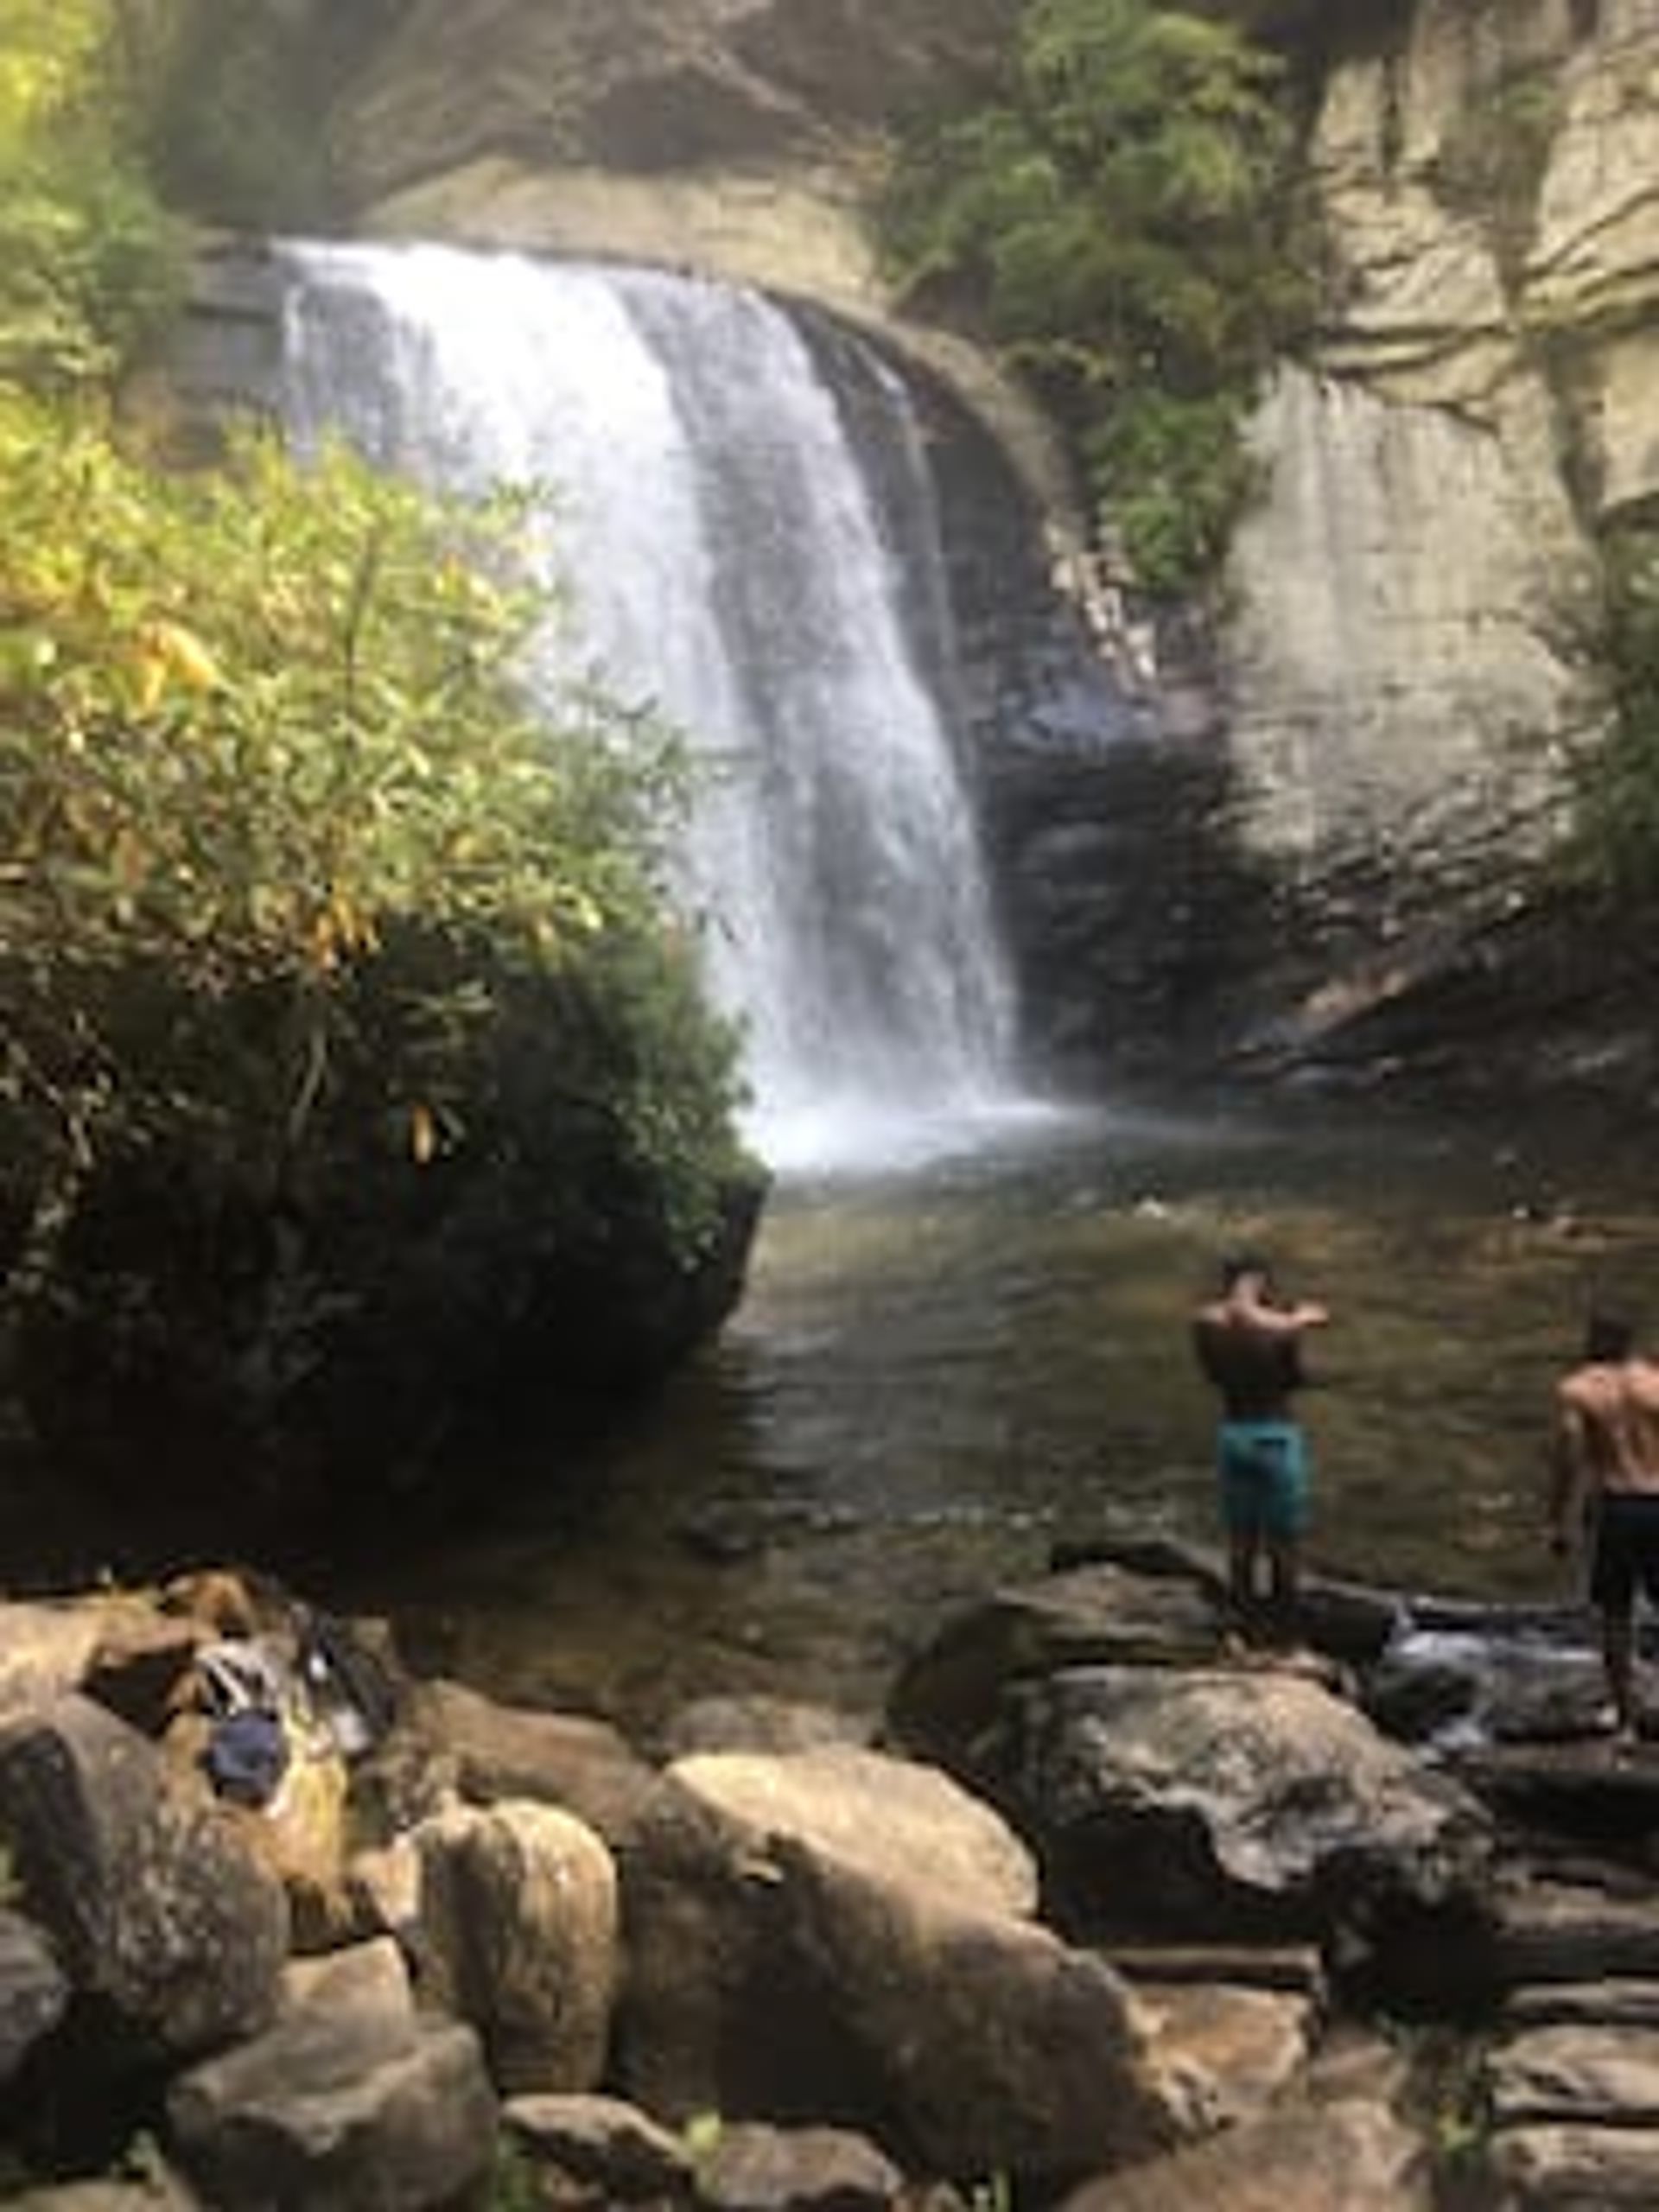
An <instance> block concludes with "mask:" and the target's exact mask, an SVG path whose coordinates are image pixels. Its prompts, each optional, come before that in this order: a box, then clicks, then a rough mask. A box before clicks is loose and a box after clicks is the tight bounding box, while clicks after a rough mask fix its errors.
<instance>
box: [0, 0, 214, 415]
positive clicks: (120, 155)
mask: <svg viewBox="0 0 1659 2212" xmlns="http://www.w3.org/2000/svg"><path fill="white" fill-rule="evenodd" d="M116 28H117V22H116V17H115V16H114V14H113V13H112V11H111V8H110V7H109V6H106V5H104V4H100V3H99V0H67V4H65V5H62V6H58V7H47V6H44V5H42V4H41V0H0V44H3V50H4V56H5V59H4V66H3V68H0V378H10V379H21V380H22V381H24V382H27V383H29V384H30V385H34V386H35V387H37V388H39V387H42V386H48V385H49V386H54V387H73V386H77V385H101V384H105V383H107V382H108V381H109V380H110V379H111V378H112V377H113V376H114V375H115V374H116V373H117V372H118V371H119V369H120V368H121V367H122V366H123V365H124V364H126V363H127V362H129V361H130V359H132V358H133V357H134V355H135V354H137V353H138V352H139V351H140V350H141V349H142V347H143V344H144V343H145V341H146V340H148V339H149V337H150V336H151V334H153V333H155V332H156V330H158V329H159V328H160V327H162V326H163V325H164V323H165V321H166V320H167V318H168V315H170V314H171V313H172V311H173V309H174V308H175V304H176V302H177V298H178V295H179V290H180V286H181V274H182V259H181V252H180V249H179V245H178V239H177V236H176V233H175V231H174V229H173V227H172V226H171V224H170V223H169V221H168V218H167V217H166V215H165V214H164V213H163V212H162V208H161V207H160V204H159V202H158V201H157V200H156V196H155V194H154V193H153V192H152V191H151V189H150V187H149V181H148V179H147V177H146V175H145V173H144V170H143V164H142V162H141V161H140V159H139V157H138V156H137V152H136V142H137V129H138V126H137V110H136V108H135V106H134V105H133V87H132V86H130V83H129V81H128V79H127V74H126V71H125V67H124V62H122V61H121V60H119V58H118V57H119V54H120V48H118V42H117V41H116V37H115V32H116Z"/></svg>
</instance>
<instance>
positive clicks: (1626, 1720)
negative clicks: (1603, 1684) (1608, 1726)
mask: <svg viewBox="0 0 1659 2212" xmlns="http://www.w3.org/2000/svg"><path fill="white" fill-rule="evenodd" d="M1601 1657H1602V1664H1603V1666H1604V1667H1605V1669H1606V1673H1607V1694H1608V1695H1609V1697H1611V1700H1612V1701H1613V1726H1614V1727H1615V1728H1616V1729H1617V1731H1618V1733H1619V1735H1620V1736H1622V1737H1625V1738H1630V1739H1634V1738H1635V1735H1636V1621H1635V1615H1634V1611H1633V1609H1632V1607H1631V1606H1630V1605H1604V1606H1603V1607H1602V1609H1601Z"/></svg>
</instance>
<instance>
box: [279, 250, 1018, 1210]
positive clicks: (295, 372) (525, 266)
mask: <svg viewBox="0 0 1659 2212" xmlns="http://www.w3.org/2000/svg"><path fill="white" fill-rule="evenodd" d="M290 260H291V264H292V267H293V269H294V271H295V277H296V282H295V285H294V288H293V290H292V292H291V294H290V302H289V328H288V335H287V347H288V357H287V364H286V371H285V399H284V404H285V409H286V411H287V413H288V415H289V421H290V423H291V424H292V426H293V427H294V428H295V429H296V431H297V432H298V433H299V434H300V435H302V437H305V436H310V435H315V434H316V433H317V432H318V431H320V430H321V429H323V428H324V427H325V426H332V427H335V428H338V429H340V430H342V431H343V432H344V433H345V434H346V435H348V436H349V437H351V438H352V439H353V442H356V443H357V444H358V445H359V447H360V448H362V449H363V450H364V451H365V453H366V454H368V455H369V456H370V457H371V458H372V459H373V460H375V461H378V462H380V463H383V464H385V465H389V466H395V467H404V468H406V469H409V470H410V471H411V472H412V473H415V474H421V475H423V476H425V477H427V478H428V479H429V480H434V481H436V482H441V483H442V484H445V485H447V486H456V487H479V488H481V487H482V486H486V485H487V484H490V483H492V482H496V481H500V480H510V481H519V482H522V481H524V480H544V481H546V482H547V483H549V484H550V485H551V486H553V487H554V489H555V493H556V498H557V501H558V533H559V537H560V542H561V547H562V550H563V558H564V562H565V565H566V569H567V576H566V581H567V582H569V585H570V587H571V588H572V589H573V590H574V591H575V594H576V600H577V611H578V622H579V626H580V630H581V633H582V645H583V649H584V652H586V653H587V655H588V657H589V658H591V659H592V660H593V661H594V662H596V663H597V664H598V666H599V667H600V669H601V671H602V673H603V675H604V676H605V677H606V678H607V681H608V682H609V683H610V684H611V686H612V688H613V690H618V691H619V692H620V694H621V695H622V696H624V697H626V698H629V699H633V700H639V699H647V700H649V701H650V702H652V703H653V704H654V705H656V706H657V707H658V709H660V711H662V712H663V713H664V714H665V715H667V716H669V717H670V718H671V720H672V721H675V722H677V724H679V725H680V726H681V727H682V728H683V729H684V730H685V732H686V733H687V734H688V736H689V738H690V740H691V741H692V742H693V743H694V744H695V745H696V747H698V749H699V750H700V751H701V752H702V753H705V754H706V755H707V756H708V758H709V763H710V772H709V775H708V777H707V778H706V779H705V783H704V787H703V789H702V795H701V797H700V798H699V800H698V803H697V805H696V811H695V819H694V822H693V824H692V829H691V834H690V849H689V851H688V853H687V855H686V856H685V871H684V872H685V884H684V896H685V897H686V899H687V900H688V902H689V904H690V906H692V907H693V908H694V909H695V910H696V912H698V913H699V914H700V915H701V916H702V917H703V918H704V919H705V931H704V933H705V939H706V944H707V951H708V959H709V976H710V981H711V985H712V988H714V990H715V994H716V996H717V997H718V999H719V1001H721V1003H722V1004H723V1005H724V1006H725V1007H727V1008H728V1010H730V1011H732V1012H734V1013H735V1014H738V1015H739V1016H740V1018H741V1020H742V1021H743V1023H744V1025H745V1027H746V1030H747V1054H746V1068H747V1077H748V1080H749V1083H750V1085H751V1087H752V1090H753V1095H754V1101H755V1103H754V1110H753V1119H752V1126H751V1131H750V1134H751V1136H752V1139H753V1141H754V1143H755V1145H756V1147H757V1148H758V1149H759V1150H760V1152H761V1153H762V1154H763V1155H764V1156H766V1158H767V1159H769V1160H771V1161H772V1163H773V1164H774V1165H777V1166H798V1165H803V1164H809V1163H810V1164H816V1165H834V1164H842V1163H845V1162H848V1161H851V1160H857V1161H860V1162H864V1163H868V1162H870V1161H887V1160H903V1159H906V1158H912V1157H915V1156H918V1155H921V1154H926V1153H928V1152H930V1151H934V1150H938V1149H940V1148H942V1147H949V1146H950V1145H952V1144H955V1143H959V1142H961V1141H963V1137H964V1135H965V1134H966V1133H967V1132H968V1131H969V1130H970V1129H974V1128H983V1127H984V1126H985V1125H986V1124H988V1122H991V1121H993V1120H995V1118H996V1117H998V1116H1000V1115H1001V1114H1002V1113H1003V1112H1005V1111H1006V1110H1007V1109H1008V1107H1009V1105H1010V1103H1011V1101H1012V1095H1013V1084H1012V1083H1011V1079H1010V1075H1009V1065H1010V1058H1011V1052H1012V1033H1013V1014H1012V995H1011V992H1010V988H1009V984H1008V981H1007V971H1006V968H1005V965H1004V962H1003V959H1002V957H1001V952H1000V950H999V948H998V945H997V942H996V937H995V930H994V927H993V925H992V918H991V911H990V902H989V899H988V893H987V889H986V885H985V880H984V875H983V871H982V866H981V861H980V856H979V851H978V847H977V841H976V834H975V828H974V823H973V819H972V814H971V810H970V808H969V804H968V800H967V797H966V794H965V791H964V790H963V784H962V780H961V778H960V775H959V773H958V772H957V766H956V763H955V760H954V759H953V756H952V753H951V747H950V739H949V734H948V732H947V730H946V728H945V727H944V719H943V716H942V714H941V711H940V708H939V705H938V700H937V699H936V697H935V696H934V692H933V690H932V689H931V687H930V684H929V683H928V681H927V679H926V677H925V674H924V672H923V668H922V664H921V657H920V655H919V653H918V650H917V647H916V645H915V644H914V643H913V640H912V630H913V627H914V626H913V624H912V623H910V622H909V621H908V620H907V611H908V610H910V609H912V608H913V607H916V606H917V605H918V604H920V605H925V606H931V607H934V608H938V607H943V606H944V591H943V585H942V569H941V570H940V571H939V572H938V574H935V575H930V576H926V577H924V578H922V579H920V580H919V583H920V588H919V589H918V578H917V577H916V576H915V575H913V573H911V571H910V570H909V569H907V568H906V566H905V565H904V564H902V563H900V561H899V558H898V556H897V555H896V553H895V550H894V549H893V544H892V543H891V533H890V531H888V530H887V528H886V527H885V526H884V516H883V512H882V508H881V504H880V500H879V499H878V497H877V496H876V494H875V493H874V490H873V488H872V486H871V484H870V482H869V480H868V477H867V474H866V472H865V470H864V468H863V467H861V461H860V457H859V454H858V452H857V450H856V449H855V446H854V444H853V442H852V441H851V439H850V438H849V434H848V430H847V428H846V424H845V423H844V421H843V419H842V411H841V410H840V409H839V408H838V406H837V404H836V396H835V393H834V392H833V391H832V390H831V389H830V388H829V385H828V384H827V383H826V381H825V378H824V377H823V375H822V374H821V373H820V371H819V368H818V366H817V363H816V361H815V359H814V357H813V354H812V352H811V351H810V348H809V346H808V345H807V344H806V342H805V341H804V339H803V337H802V335H801V333H800V331H799V330H798V327H797V326H796V325H795V324H794V323H793V322H792V321H791V320H790V319H789V318H788V317H787V316H786V315H785V314H783V313H782V312H781V311H780V310H779V309H778V308H775V307H773V306H772V305H770V304H769V303H768V302H765V301H764V300H762V299H760V297H758V296H755V295H753V294H751V293H747V292H742V291H739V290H735V289H731V288H730V287H728V286H725V285H720V284H714V283H702V282H693V281H690V280H687V279H681V278H677V277H665V276H660V275H657V274H653V273H651V272H647V271H644V270H629V271H622V270H611V269H601V268H597V267H589V266H578V265H570V264H555V263H542V262H535V261H531V260H528V259H525V258H524V257H518V256H513V255H476V254H468V253H463V252H461V251H455V250H453V249H449V248H444V247H435V246H419V247H412V248H372V247H312V246H308V247H302V248H294V249H291V250H290ZM864 369H865V372H866V380H867V382H868V384H869V385H870V388H871V389H872V390H874V391H875V392H876V393H877V394H878V396H879V401H880V406H881V407H882V409H884V410H887V412H888V416H889V420H888V423H887V430H888V436H889V441H890V442H894V441H896V442H897V443H898V447H899V449H900V450H902V449H903V447H904V444H905V442H908V446H909V448H910V451H911V454H912V467H911V469H910V470H909V472H908V474H909V475H910V477H911V479H912V484H911V486H910V491H909V496H910V498H911V499H912V502H915V501H918V500H924V499H925V498H926V497H927V494H926V491H925V474H924V472H923V470H922V469H921V467H919V466H918V465H914V456H915V454H916V450H917V448H916V439H915V433H914V428H913V425H912V423H911V421H910V417H909V414H908V409H907V405H906V399H905V396H904V393H903V391H902V388H901V387H900V386H899V384H898V382H897V380H896V379H895V378H893V377H892V376H890V375H889V374H888V373H887V372H886V371H885V370H883V369H880V368H879V367H878V366H877V365H876V364H874V361H873V360H872V359H866V361H865V363H864ZM920 519H921V523H922V525H923V527H922V529H921V530H920V531H910V532H907V538H908V537H917V538H918V540H919V542H920V543H923V544H924V545H925V546H928V547H931V549H932V555H933V559H934V561H935V562H936V563H937V561H938V539H937V526H936V525H935V524H934V522H933V519H932V517H931V509H928V508H924V509H923V510H922V511H921V515H920Z"/></svg>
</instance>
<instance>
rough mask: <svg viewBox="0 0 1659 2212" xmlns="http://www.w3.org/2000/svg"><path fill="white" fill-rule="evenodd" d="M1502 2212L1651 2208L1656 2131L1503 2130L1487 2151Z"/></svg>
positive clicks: (1655, 2196) (1658, 2146) (1658, 2181)
mask: <svg viewBox="0 0 1659 2212" xmlns="http://www.w3.org/2000/svg"><path fill="white" fill-rule="evenodd" d="M1491 2172H1492V2174H1493V2176H1494V2177H1495V2178H1496V2180H1497V2182H1498V2183H1499V2184H1500V2185H1501V2186H1502V2188H1503V2190H1504V2192H1505V2194H1504V2196H1503V2205H1504V2207H1505V2212H1622V2208H1624V2207H1630V2208H1631V2212H1636V2208H1638V2207H1639V2208H1640V2212H1652V2208H1653V2207H1654V2206H1655V2205H1656V2204H1659V2133H1650V2132H1649V2131H1648V2130H1645V2129H1642V2128H1625V2127H1580V2126H1548V2127H1516V2128H1505V2129H1504V2130H1503V2131H1502V2133H1500V2134H1499V2135H1498V2136H1497V2138H1496V2139H1495V2140H1494V2142H1493V2144H1492V2147H1491Z"/></svg>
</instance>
